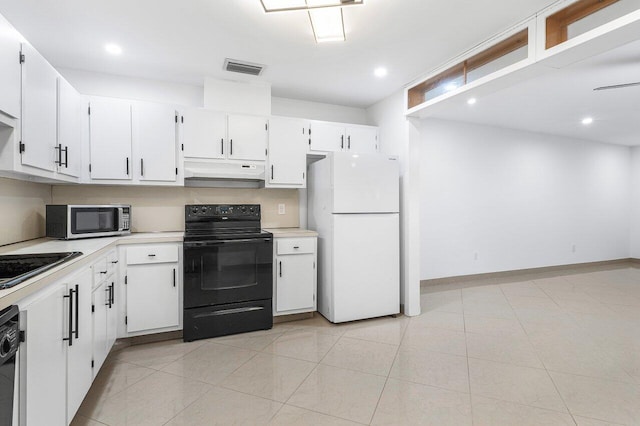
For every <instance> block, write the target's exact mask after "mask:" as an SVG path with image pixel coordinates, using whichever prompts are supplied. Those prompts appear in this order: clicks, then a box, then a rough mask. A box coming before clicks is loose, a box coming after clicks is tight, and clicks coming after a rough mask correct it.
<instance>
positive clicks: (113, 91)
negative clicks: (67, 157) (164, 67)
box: [58, 68, 204, 107]
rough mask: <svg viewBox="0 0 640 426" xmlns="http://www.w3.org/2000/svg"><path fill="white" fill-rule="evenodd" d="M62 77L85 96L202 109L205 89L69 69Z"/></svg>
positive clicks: (62, 69) (62, 71) (64, 70)
mask: <svg viewBox="0 0 640 426" xmlns="http://www.w3.org/2000/svg"><path fill="white" fill-rule="evenodd" d="M58 71H59V72H60V74H62V75H63V76H64V78H66V79H67V80H68V81H69V83H71V85H72V86H73V87H75V88H76V90H78V91H79V92H80V93H82V94H84V95H93V96H108V97H112V98H123V99H135V100H140V101H149V102H162V103H170V104H175V105H185V106H193V107H201V106H202V105H203V96H204V95H203V93H204V92H203V88H202V86H193V85H189V84H180V83H170V82H165V81H158V80H149V79H146V78H136V77H126V76H121V75H112V74H101V73H96V72H89V71H82V70H76V69H70V68H58Z"/></svg>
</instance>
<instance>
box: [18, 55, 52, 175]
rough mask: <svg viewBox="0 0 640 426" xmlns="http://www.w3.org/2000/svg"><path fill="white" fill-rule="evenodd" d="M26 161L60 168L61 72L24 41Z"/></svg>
mask: <svg viewBox="0 0 640 426" xmlns="http://www.w3.org/2000/svg"><path fill="white" fill-rule="evenodd" d="M22 54H23V55H24V57H25V62H24V63H23V64H22V143H23V144H24V151H23V152H22V164H23V165H26V166H31V167H37V168H39V169H43V170H49V171H53V170H54V169H55V167H56V163H55V161H56V158H57V155H56V150H55V147H56V131H57V126H56V122H57V117H56V109H57V80H58V73H57V72H56V70H55V69H54V68H53V67H52V66H51V65H50V64H49V63H48V62H47V61H46V59H44V58H43V57H42V56H41V55H40V54H39V53H38V52H37V51H36V50H35V49H34V48H33V47H31V46H30V45H28V44H26V43H23V44H22Z"/></svg>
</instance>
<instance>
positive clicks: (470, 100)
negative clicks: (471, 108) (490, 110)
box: [467, 98, 478, 105]
mask: <svg viewBox="0 0 640 426" xmlns="http://www.w3.org/2000/svg"><path fill="white" fill-rule="evenodd" d="M477 102H478V100H477V99H476V98H470V99H469V100H468V101H467V103H468V104H469V105H475V104H476V103H477Z"/></svg>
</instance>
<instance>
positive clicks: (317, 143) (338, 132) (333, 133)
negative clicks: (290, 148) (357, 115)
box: [309, 121, 378, 154]
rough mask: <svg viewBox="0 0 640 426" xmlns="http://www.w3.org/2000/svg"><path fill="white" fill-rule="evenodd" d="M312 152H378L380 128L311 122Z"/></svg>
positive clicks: (310, 149) (310, 146) (310, 144)
mask: <svg viewBox="0 0 640 426" xmlns="http://www.w3.org/2000/svg"><path fill="white" fill-rule="evenodd" d="M309 140H310V142H309V151H310V152H316V151H320V152H336V151H348V152H353V153H354V154H366V153H375V152H378V128H377V127H374V126H363V125H357V124H343V123H328V122H324V121H312V122H311V135H310V139H309Z"/></svg>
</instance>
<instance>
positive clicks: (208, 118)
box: [181, 108, 227, 158]
mask: <svg viewBox="0 0 640 426" xmlns="http://www.w3.org/2000/svg"><path fill="white" fill-rule="evenodd" d="M183 117H184V120H181V121H183V123H181V124H182V141H181V143H183V144H184V156H185V157H195V158H224V154H225V150H226V149H225V141H226V138H227V115H226V114H224V113H221V112H215V111H210V110H207V109H202V108H193V109H189V110H186V111H185V113H184V115H183Z"/></svg>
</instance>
